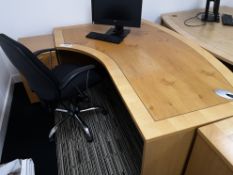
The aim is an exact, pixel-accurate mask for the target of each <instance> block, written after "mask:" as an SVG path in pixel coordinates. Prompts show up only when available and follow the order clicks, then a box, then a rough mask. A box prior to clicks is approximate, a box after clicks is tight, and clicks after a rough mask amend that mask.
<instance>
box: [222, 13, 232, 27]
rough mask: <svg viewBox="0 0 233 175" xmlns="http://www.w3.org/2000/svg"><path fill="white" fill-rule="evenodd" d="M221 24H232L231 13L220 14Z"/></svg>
mask: <svg viewBox="0 0 233 175" xmlns="http://www.w3.org/2000/svg"><path fill="white" fill-rule="evenodd" d="M222 24H223V25H228V26H233V19H232V15H228V14H223V15H222Z"/></svg>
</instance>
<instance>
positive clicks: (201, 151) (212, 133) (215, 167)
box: [185, 118, 233, 175]
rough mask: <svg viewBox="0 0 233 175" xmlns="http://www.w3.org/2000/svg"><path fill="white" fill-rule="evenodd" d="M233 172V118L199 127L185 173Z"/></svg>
mask: <svg viewBox="0 0 233 175" xmlns="http://www.w3.org/2000/svg"><path fill="white" fill-rule="evenodd" d="M197 174H198V175H207V174H211V175H232V174H233V118H229V119H226V120H223V121H220V122H216V123H214V124H211V125H207V126H204V127H201V128H200V129H198V135H197V138H196V141H195V144H194V148H193V151H192V154H191V158H190V161H189V163H188V167H187V170H186V173H185V175H197Z"/></svg>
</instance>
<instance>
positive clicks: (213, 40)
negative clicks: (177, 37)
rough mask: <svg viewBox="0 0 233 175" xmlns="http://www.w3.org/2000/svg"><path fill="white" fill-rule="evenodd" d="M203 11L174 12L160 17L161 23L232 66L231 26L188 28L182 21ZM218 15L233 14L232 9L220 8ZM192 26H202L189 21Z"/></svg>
mask: <svg viewBox="0 0 233 175" xmlns="http://www.w3.org/2000/svg"><path fill="white" fill-rule="evenodd" d="M203 11H204V9H196V10H191V11H184V12H174V13H169V14H164V15H162V23H163V24H164V25H165V26H167V27H169V28H170V29H172V30H174V31H176V32H178V33H180V34H182V35H183V36H185V37H187V38H189V39H191V40H193V41H194V42H196V43H198V44H200V46H201V47H203V48H205V49H206V50H208V51H209V52H211V53H213V54H214V55H215V56H216V57H217V58H219V59H221V60H223V61H226V62H228V63H230V64H233V52H232V50H233V31H232V27H231V26H224V25H222V23H221V22H219V23H206V24H205V25H202V26H199V27H188V26H186V25H184V21H185V20H186V19H188V18H190V17H193V16H195V15H196V14H197V13H199V12H203ZM220 13H221V14H222V13H226V14H233V8H231V7H221V8H220ZM189 23H190V24H192V25H197V24H202V22H201V21H200V20H197V19H196V20H191V21H190V22H189Z"/></svg>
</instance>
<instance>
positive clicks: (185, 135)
mask: <svg viewBox="0 0 233 175" xmlns="http://www.w3.org/2000/svg"><path fill="white" fill-rule="evenodd" d="M108 28H109V27H107V26H101V25H91V24H87V25H78V26H71V27H62V28H56V29H55V30H54V37H55V44H56V47H57V48H58V49H62V50H70V51H74V52H80V53H83V54H86V55H89V56H90V57H92V58H94V59H96V60H98V61H99V62H100V63H101V64H102V65H103V66H104V67H105V68H106V70H107V71H108V73H109V74H110V76H111V78H112V81H113V82H114V84H115V86H116V88H117V89H118V91H119V93H120V95H121V97H122V99H123V101H124V102H125V105H126V107H127V109H128V110H129V112H130V114H131V116H132V119H133V120H134V122H135V125H136V126H137V128H138V130H139V131H140V133H141V136H142V138H143V140H144V148H143V158H142V159H143V161H142V162H143V163H142V173H141V174H143V175H180V174H181V173H182V171H183V167H184V164H185V161H186V158H187V155H188V153H189V151H190V146H191V143H192V139H193V136H194V133H195V130H196V128H197V127H199V126H202V125H205V124H208V123H210V122H214V121H216V120H221V119H224V118H227V117H230V116H232V115H233V103H232V102H230V101H227V100H225V99H223V98H220V97H218V96H216V95H215V93H214V90H215V89H217V88H223V89H228V90H230V91H233V87H232V85H233V76H232V73H231V72H230V71H229V70H228V69H227V68H226V67H225V66H224V65H223V64H222V63H220V62H219V61H218V60H217V59H216V58H214V57H213V56H212V55H211V54H209V53H208V52H206V51H205V50H204V49H201V48H200V47H199V46H197V45H195V44H193V43H192V42H190V41H188V40H187V39H185V38H183V37H182V36H180V35H178V34H177V33H175V32H173V31H171V30H169V29H166V28H164V27H162V26H159V25H156V24H153V23H150V22H147V21H144V22H143V23H142V26H141V28H140V29H135V28H134V29H131V33H130V34H129V35H128V36H127V37H126V38H125V40H124V41H123V42H122V43H121V44H119V45H117V44H112V43H107V42H103V41H97V40H92V39H88V38H86V37H85V36H86V34H88V33H89V32H90V31H96V32H105V31H106V30H107V29H108Z"/></svg>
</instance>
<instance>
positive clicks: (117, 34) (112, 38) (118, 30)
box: [86, 26, 130, 44]
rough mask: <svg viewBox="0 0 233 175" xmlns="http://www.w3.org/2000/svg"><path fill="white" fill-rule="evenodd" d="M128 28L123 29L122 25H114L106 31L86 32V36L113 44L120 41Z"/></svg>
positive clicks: (127, 32) (127, 31) (126, 33)
mask: <svg viewBox="0 0 233 175" xmlns="http://www.w3.org/2000/svg"><path fill="white" fill-rule="evenodd" d="M129 32H130V30H128V29H124V28H123V26H115V27H114V28H110V29H109V30H108V31H107V32H106V33H104V34H103V33H96V32H90V33H88V34H87V36H86V37H87V38H90V39H96V40H101V41H106V42H111V43H115V44H119V43H121V42H122V41H123V40H124V38H125V37H126V36H127V35H128V34H129Z"/></svg>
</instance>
